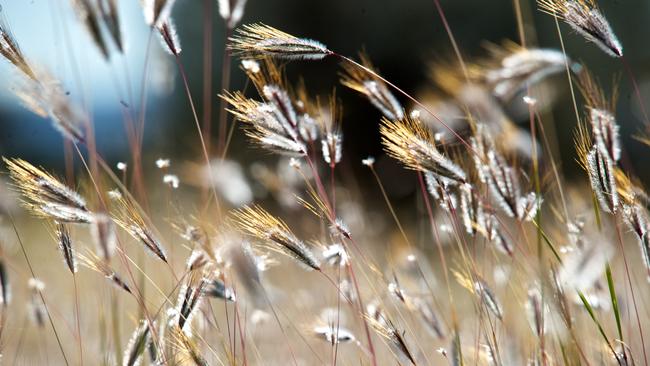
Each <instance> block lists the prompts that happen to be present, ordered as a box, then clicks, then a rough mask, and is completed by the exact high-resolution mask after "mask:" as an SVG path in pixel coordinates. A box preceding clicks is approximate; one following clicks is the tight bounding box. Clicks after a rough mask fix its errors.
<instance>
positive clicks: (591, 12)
mask: <svg viewBox="0 0 650 366" xmlns="http://www.w3.org/2000/svg"><path fill="white" fill-rule="evenodd" d="M537 3H538V5H539V7H540V9H541V10H542V11H543V12H545V13H548V14H550V15H553V16H556V17H558V18H560V19H563V20H564V22H565V23H567V24H568V25H570V26H571V28H573V29H574V30H575V31H576V32H578V33H580V34H581V35H582V36H583V37H585V38H586V39H587V40H588V41H591V42H593V43H594V44H596V45H597V46H598V47H600V49H601V50H603V51H604V52H605V53H606V54H608V55H610V56H612V57H622V56H623V46H622V45H621V43H620V42H619V40H618V38H616V35H615V34H614V32H613V31H612V27H611V26H610V25H609V23H608V22H607V19H605V16H603V14H602V13H601V12H600V10H599V9H598V7H597V6H596V4H595V2H594V0H538V1H537Z"/></svg>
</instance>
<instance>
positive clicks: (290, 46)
mask: <svg viewBox="0 0 650 366" xmlns="http://www.w3.org/2000/svg"><path fill="white" fill-rule="evenodd" d="M236 33H237V35H235V36H234V37H231V38H230V44H229V45H228V48H229V49H230V50H232V51H234V52H235V53H238V54H243V55H246V56H249V57H254V58H262V57H264V56H271V57H277V58H281V59H287V60H320V59H322V58H324V57H325V56H328V55H331V54H332V51H330V50H328V49H327V47H326V46H325V45H324V44H322V43H320V42H317V41H314V40H311V39H306V38H297V37H294V36H292V35H290V34H288V33H284V32H282V31H280V30H278V29H275V28H273V27H270V26H268V25H265V24H246V25H244V26H242V27H241V28H239V29H237V30H236Z"/></svg>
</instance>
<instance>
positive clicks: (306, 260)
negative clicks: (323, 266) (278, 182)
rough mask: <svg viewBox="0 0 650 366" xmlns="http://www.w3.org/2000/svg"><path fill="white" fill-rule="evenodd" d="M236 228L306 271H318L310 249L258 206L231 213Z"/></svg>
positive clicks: (281, 223) (279, 221) (314, 257)
mask: <svg viewBox="0 0 650 366" xmlns="http://www.w3.org/2000/svg"><path fill="white" fill-rule="evenodd" d="M232 215H233V218H234V219H235V223H236V224H237V226H238V227H239V228H240V229H241V230H242V231H243V232H244V233H246V234H248V235H251V236H253V237H256V238H258V239H260V240H261V241H262V245H264V246H265V247H266V248H268V249H270V250H273V251H276V252H279V253H282V254H284V255H287V256H289V257H291V258H293V259H295V260H296V261H298V263H301V264H303V265H304V267H305V268H307V269H315V270H317V271H320V262H319V261H318V259H317V258H316V256H315V255H314V254H313V253H312V252H311V249H310V248H309V247H307V246H306V245H305V243H303V242H302V241H301V240H299V239H298V238H297V237H296V236H295V235H294V234H293V232H291V230H290V229H289V227H288V226H287V224H285V223H284V222H283V221H282V220H280V219H278V218H276V217H275V216H273V215H271V214H270V213H268V212H266V211H265V210H264V209H263V208H261V207H259V206H253V207H248V206H246V207H244V208H241V209H239V210H236V211H233V214H232Z"/></svg>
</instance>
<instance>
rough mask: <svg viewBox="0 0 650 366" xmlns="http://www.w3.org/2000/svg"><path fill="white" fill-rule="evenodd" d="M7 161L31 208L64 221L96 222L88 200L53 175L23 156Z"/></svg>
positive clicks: (44, 215) (15, 181)
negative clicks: (88, 205)
mask: <svg viewBox="0 0 650 366" xmlns="http://www.w3.org/2000/svg"><path fill="white" fill-rule="evenodd" d="M3 160H4V162H5V164H7V168H8V169H9V173H10V175H11V178H12V179H13V181H14V183H15V186H16V188H17V189H18V190H19V191H20V192H21V193H22V194H23V198H24V204H25V206H26V207H27V208H28V209H29V210H30V211H32V212H34V213H35V214H37V215H39V216H43V217H46V218H51V219H54V220H57V221H61V222H75V223H83V224H87V223H90V222H91V221H92V213H91V212H90V210H88V208H87V207H86V201H85V200H84V199H83V198H82V197H81V196H80V195H79V194H77V192H75V191H73V190H71V189H70V188H68V187H67V186H65V185H64V184H63V183H61V182H60V181H58V180H57V179H56V178H54V177H53V176H52V175H51V174H49V173H47V172H45V171H44V170H42V169H40V168H37V167H35V166H33V165H32V164H30V163H28V162H26V161H25V160H22V159H7V158H3Z"/></svg>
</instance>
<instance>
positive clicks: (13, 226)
mask: <svg viewBox="0 0 650 366" xmlns="http://www.w3.org/2000/svg"><path fill="white" fill-rule="evenodd" d="M8 216H9V221H11V226H12V228H13V231H14V233H15V234H16V238H17V239H18V243H19V244H20V250H21V252H22V254H23V257H24V258H25V262H27V267H28V268H29V272H30V274H31V276H32V278H37V277H36V274H35V272H34V268H33V267H32V263H31V261H30V260H29V257H28V256H27V251H26V250H25V245H24V244H23V240H22V239H21V237H20V234H19V233H18V228H17V227H16V222H15V220H14V217H13V215H12V214H11V213H8ZM36 290H37V292H38V295H39V297H40V299H41V301H42V302H43V306H44V307H45V313H46V314H47V319H48V321H49V322H50V326H51V327H52V331H53V332H54V337H55V338H56V342H57V344H58V346H59V350H60V351H61V356H63V361H64V362H65V364H66V365H70V363H69V362H68V357H67V356H66V355H65V351H64V350H63V344H62V343H61V338H60V337H59V332H57V330H56V326H55V325H54V320H53V319H52V315H51V314H50V310H49V308H48V306H47V303H46V302H45V296H43V292H42V291H41V290H40V289H38V288H37V289H36Z"/></svg>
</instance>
